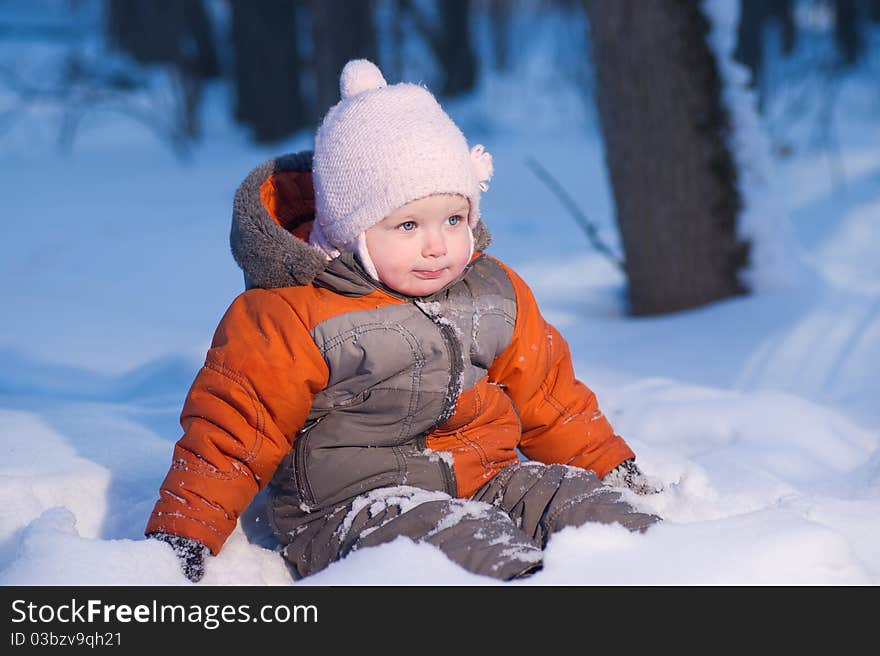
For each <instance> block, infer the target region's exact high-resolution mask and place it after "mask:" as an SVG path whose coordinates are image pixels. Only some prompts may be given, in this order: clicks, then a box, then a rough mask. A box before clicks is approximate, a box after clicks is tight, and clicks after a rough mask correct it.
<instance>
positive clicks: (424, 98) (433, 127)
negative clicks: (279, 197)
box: [309, 59, 492, 277]
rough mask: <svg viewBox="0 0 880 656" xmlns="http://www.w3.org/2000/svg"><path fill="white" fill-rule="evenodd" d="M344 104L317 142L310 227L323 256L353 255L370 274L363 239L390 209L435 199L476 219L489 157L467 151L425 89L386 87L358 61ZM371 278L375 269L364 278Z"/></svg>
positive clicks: (344, 80) (348, 69)
mask: <svg viewBox="0 0 880 656" xmlns="http://www.w3.org/2000/svg"><path fill="white" fill-rule="evenodd" d="M339 88H340V91H341V95H342V99H341V100H340V101H339V102H338V103H337V104H336V105H334V106H333V107H332V108H331V109H330V111H329V112H327V115H326V116H325V117H324V122H323V124H322V125H321V127H320V128H319V129H318V132H317V135H316V137H315V153H314V159H313V162H312V175H313V180H314V185H315V209H316V216H315V223H314V225H313V227H312V234H311V236H310V238H309V241H310V242H311V243H312V244H313V245H315V246H317V247H318V248H320V249H321V250H323V251H324V252H325V253H326V254H327V255H328V257H331V258H332V257H336V256H337V255H339V253H340V252H344V251H357V252H358V255H359V256H364V257H362V263H364V264H365V265H366V268H367V269H368V271H369V270H370V269H373V267H372V262H369V261H368V262H363V260H364V259H367V260H369V256H368V255H367V253H366V250H365V246H364V242H365V240H364V238H363V233H364V231H365V230H367V229H368V228H370V227H372V226H373V225H375V224H376V223H378V222H379V221H381V220H382V219H383V218H385V217H386V216H388V215H389V214H391V212H393V211H394V210H396V209H397V208H398V207H401V206H402V205H405V204H407V203H409V202H411V201H414V200H418V199H420V198H424V197H426V196H430V195H432V194H461V195H462V196H465V197H466V198H467V199H468V200H469V201H470V215H469V220H468V223H469V225H470V227H471V228H473V227H474V226H476V224H477V222H478V221H479V220H480V192H481V191H485V190H487V189H488V186H487V184H486V183H487V181H488V180H489V179H490V178H491V176H492V157H491V155H489V153H487V152H485V151H484V150H483V147H482V146H479V145H478V146H474V147H473V148H471V149H469V148H468V145H467V141H466V140H465V137H464V135H463V134H462V133H461V130H459V129H458V126H456V125H455V123H454V122H453V121H452V119H451V118H449V116H448V115H447V114H446V112H444V111H443V109H442V108H441V107H440V105H439V104H438V103H437V100H436V99H435V98H434V96H433V95H431V92H430V91H428V90H427V89H426V88H425V87H422V86H419V85H416V84H407V83H401V84H392V85H390V86H389V85H388V84H387V83H386V82H385V78H384V77H383V76H382V72H381V71H380V70H379V69H378V67H377V66H376V65H375V64H373V63H372V62H370V61H367V60H366V59H355V60H352V61H350V62H348V63H347V64H346V65H345V68H343V69H342V75H341V76H340V80H339ZM369 272H370V273H371V274H372V275H373V276H374V277H375V270H372V271H369Z"/></svg>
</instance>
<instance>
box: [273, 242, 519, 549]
mask: <svg viewBox="0 0 880 656" xmlns="http://www.w3.org/2000/svg"><path fill="white" fill-rule="evenodd" d="M331 269H332V276H325V275H323V274H322V275H321V276H320V280H321V284H322V285H326V284H328V283H329V282H330V281H334V280H335V281H337V282H339V284H340V285H341V286H342V288H343V289H344V290H346V292H348V293H353V294H358V295H360V291H361V290H360V289H359V286H361V285H368V284H369V283H368V282H367V279H365V278H364V274H363V272H362V271H361V270H360V269H359V268H358V267H357V264H356V263H355V262H352V261H349V260H348V259H342V258H337V260H336V261H335V263H334V264H333V265H332V267H328V270H331ZM373 289H375V287H372V286H371V287H369V291H372V290H373ZM515 322H516V297H515V292H514V289H513V286H512V284H511V282H510V280H509V279H508V278H507V275H506V274H505V273H504V271H503V269H501V267H500V266H499V265H498V264H496V263H495V262H494V261H492V260H490V259H488V258H485V257H483V258H477V259H476V260H474V261H473V262H472V263H471V264H470V265H469V266H468V269H467V270H466V272H465V273H464V274H463V276H462V277H461V278H460V279H459V280H458V281H457V282H454V283H451V284H450V285H448V286H447V287H446V288H444V289H443V290H441V291H440V292H438V293H437V294H434V295H432V296H430V297H426V298H423V299H404V297H401V303H400V304H397V305H386V306H383V307H380V308H376V309H369V310H359V311H352V312H347V313H344V314H341V315H337V316H335V317H332V318H329V319H327V320H325V321H323V322H321V323H319V324H318V325H316V326H315V327H314V328H313V329H312V337H313V339H314V340H315V344H316V345H317V346H318V348H319V350H320V351H321V353H322V354H323V356H324V360H325V362H326V363H327V368H328V372H329V377H328V384H327V386H326V388H325V389H324V390H322V391H321V392H319V393H318V394H317V395H316V396H315V398H314V399H313V402H312V408H311V411H310V414H309V417H308V420H307V422H306V426H305V427H304V428H303V429H302V430H301V431H300V434H299V435H298V436H297V438H296V440H295V441H294V448H293V450H292V452H291V453H290V454H288V456H287V457H286V458H285V459H284V460H283V461H282V463H281V465H280V466H279V467H278V469H277V471H276V473H275V476H274V478H273V490H274V492H273V493H274V494H275V495H276V496H278V497H279V498H280V497H283V498H284V499H287V501H286V502H284V503H285V504H287V505H288V506H292V507H293V508H292V510H291V509H290V508H286V509H280V507H279V508H277V512H278V513H279V514H280V516H283V517H284V519H283V520H280V521H279V522H277V525H278V530H279V531H281V532H282V533H289V532H290V531H291V530H293V529H294V524H299V523H300V522H304V521H310V520H314V519H315V518H316V517H318V516H322V515H324V514H325V513H326V512H329V511H331V510H332V508H333V507H335V506H337V505H339V504H340V503H342V502H345V501H346V500H349V499H351V498H353V497H355V496H357V495H358V494H362V493H364V492H366V491H367V490H370V489H375V488H378V487H387V486H395V485H412V486H415V487H419V488H422V489H426V490H437V491H443V492H446V493H448V494H450V495H453V496H454V495H455V493H456V484H455V477H454V471H453V467H452V464H453V463H452V456H451V455H450V454H437V453H434V452H432V451H429V450H426V448H425V440H426V436H427V435H428V434H429V433H430V432H431V431H432V430H434V429H435V428H437V427H438V426H440V425H442V424H443V423H444V422H445V421H446V420H447V419H448V418H449V417H450V416H451V415H452V413H453V412H454V410H455V405H456V402H457V400H458V397H459V395H460V394H461V392H462V391H463V390H466V389H470V388H471V387H472V386H473V385H475V384H476V383H477V382H478V381H479V380H481V379H483V378H485V377H486V375H487V371H488V368H489V366H490V365H491V363H492V361H493V360H494V359H495V358H496V357H497V356H498V355H499V354H500V353H501V352H502V351H503V350H504V349H505V348H507V346H508V345H509V344H510V341H511V339H512V337H513V328H514V324H515ZM279 504H281V502H280V501H277V502H276V507H277V506H278V505H279ZM294 518H296V521H294Z"/></svg>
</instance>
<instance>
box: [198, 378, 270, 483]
mask: <svg viewBox="0 0 880 656" xmlns="http://www.w3.org/2000/svg"><path fill="white" fill-rule="evenodd" d="M204 366H205V368H206V369H210V370H211V371H215V372H216V373H218V374H220V375H221V376H225V377H226V378H228V379H229V380H231V381H232V382H234V383H237V384H238V386H239V387H240V388H241V389H242V390H243V391H244V393H245V394H246V395H247V397H248V399H250V402H251V404H252V405H253V407H254V414H255V415H256V417H255V419H256V421H255V424H256V425H255V426H254V442H253V444H252V445H251V446H250V448H248V450H247V451H246V452H245V457H244V458H239V460H242V462H245V463H249V462H251V461H253V460H254V459H255V458H256V456H257V454H258V453H259V452H260V450H261V449H262V447H263V435H265V416H264V414H263V410H262V404H261V403H260V397H259V395H258V394H256V392H255V390H254V389H253V386H252V385H251V384H250V382H249V381H248V380H247V379H246V378H245V377H244V376H242V375H241V374H240V373H238V372H237V371H235V370H234V369H230V368H228V367H225V366H223V365H222V364H220V363H219V362H215V361H213V360H206V361H205V365H204ZM211 423H214V422H211ZM215 425H216V424H215ZM227 432H228V431H227ZM233 469H235V468H234V467H233ZM236 471H238V476H243V475H244V473H243V472H242V471H241V470H236ZM236 478H237V477H236Z"/></svg>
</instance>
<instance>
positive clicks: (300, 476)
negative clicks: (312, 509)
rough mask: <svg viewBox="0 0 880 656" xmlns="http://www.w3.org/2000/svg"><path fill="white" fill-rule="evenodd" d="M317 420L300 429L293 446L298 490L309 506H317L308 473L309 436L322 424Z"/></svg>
mask: <svg viewBox="0 0 880 656" xmlns="http://www.w3.org/2000/svg"><path fill="white" fill-rule="evenodd" d="M320 421H321V420H320V419H315V420H314V421H312V422H311V423H309V424H306V425H305V426H304V427H303V428H302V429H300V431H299V433H300V436H299V437H298V438H297V440H296V442H295V443H294V445H293V469H294V473H295V475H296V481H297V488H298V490H299V494H300V497H302V500H303V501H305V502H306V503H307V504H309V505H314V504H315V494H314V493H313V492H312V486H311V484H310V483H309V476H308V474H307V473H306V448H307V447H308V441H309V436H310V435H311V432H312V429H313V428H314V427H315V426H316V425H317V424H318V422H320Z"/></svg>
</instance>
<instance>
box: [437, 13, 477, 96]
mask: <svg viewBox="0 0 880 656" xmlns="http://www.w3.org/2000/svg"><path fill="white" fill-rule="evenodd" d="M439 9H440V16H441V22H442V27H441V31H440V41H439V49H438V51H437V54H438V55H439V58H440V63H441V65H442V66H443V71H444V72H445V73H446V79H445V81H444V83H443V91H442V92H441V93H442V95H444V96H454V95H456V94H460V93H466V92H468V91H470V90H471V89H473V88H474V82H475V81H476V78H477V71H476V69H477V58H476V55H475V54H474V47H473V43H472V41H471V30H470V25H471V20H470V9H471V3H470V0H443V1H442V2H440V4H439Z"/></svg>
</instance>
